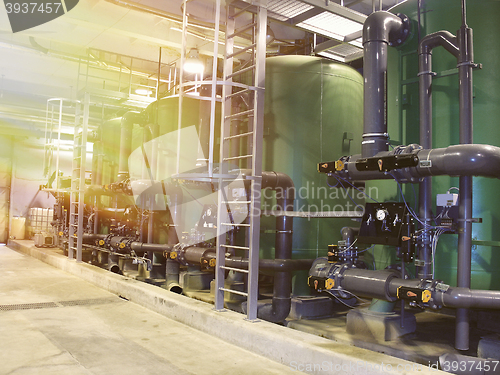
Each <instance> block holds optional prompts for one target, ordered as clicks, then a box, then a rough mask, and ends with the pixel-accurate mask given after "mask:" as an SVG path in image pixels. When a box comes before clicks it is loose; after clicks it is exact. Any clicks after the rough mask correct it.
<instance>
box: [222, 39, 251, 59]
mask: <svg viewBox="0 0 500 375" xmlns="http://www.w3.org/2000/svg"><path fill="white" fill-rule="evenodd" d="M256 46H257V43H254V44H250V45H249V46H247V47H245V48H242V49H239V50H238V51H236V52H233V53H231V54H230V55H227V56H226V59H230V58H232V57H234V56H238V55H241V54H242V53H244V52H246V51H248V50H249V49H252V48H255V47H256Z"/></svg>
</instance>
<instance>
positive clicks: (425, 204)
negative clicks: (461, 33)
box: [417, 31, 458, 279]
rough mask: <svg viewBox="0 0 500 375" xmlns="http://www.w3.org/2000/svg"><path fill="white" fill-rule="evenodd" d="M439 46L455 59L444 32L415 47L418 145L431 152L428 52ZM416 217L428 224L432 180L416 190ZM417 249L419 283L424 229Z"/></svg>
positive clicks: (427, 265)
mask: <svg viewBox="0 0 500 375" xmlns="http://www.w3.org/2000/svg"><path fill="white" fill-rule="evenodd" d="M438 46H442V47H444V48H445V49H446V50H447V51H449V52H450V53H451V54H453V55H454V56H458V47H457V38H456V37H455V36H454V35H453V34H451V33H450V32H448V31H438V32H436V33H433V34H429V35H427V36H425V37H424V38H423V39H422V41H421V42H420V44H419V46H418V55H419V73H418V75H419V103H420V106H419V111H420V145H421V146H422V147H423V148H424V149H432V77H433V75H434V73H433V72H432V50H433V48H435V47H438ZM418 195H419V197H418V202H419V217H420V220H421V221H422V222H424V223H425V224H429V225H430V224H431V220H432V201H431V199H432V179H431V177H424V178H423V180H422V181H421V182H420V187H419V194H418ZM419 245H420V246H418V251H419V254H418V257H419V260H420V261H422V262H423V266H417V273H418V276H419V277H420V278H421V279H430V278H432V277H433V275H432V267H431V266H432V259H431V258H432V247H431V231H430V230H429V229H427V228H424V231H423V233H422V236H421V237H420V240H419Z"/></svg>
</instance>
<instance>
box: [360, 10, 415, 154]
mask: <svg viewBox="0 0 500 375" xmlns="http://www.w3.org/2000/svg"><path fill="white" fill-rule="evenodd" d="M404 19H407V17H406V16H404V17H402V18H400V17H398V16H395V15H394V14H392V13H389V12H385V11H380V12H374V13H372V14H370V15H369V16H368V18H367V19H366V20H365V23H364V25H363V49H364V52H363V66H364V71H363V75H364V119H363V142H362V143H361V145H362V146H361V150H362V151H361V153H362V155H363V157H371V156H374V155H376V154H378V153H379V152H381V151H387V150H388V147H387V141H388V138H389V136H388V134H387V118H386V78H387V49H388V46H389V45H396V44H401V43H402V42H404V40H405V39H406V37H407V36H408V34H409V22H405V21H404Z"/></svg>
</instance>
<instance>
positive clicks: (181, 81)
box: [175, 0, 188, 173]
mask: <svg viewBox="0 0 500 375" xmlns="http://www.w3.org/2000/svg"><path fill="white" fill-rule="evenodd" d="M187 3H188V2H187V0H184V1H183V2H182V45H181V61H180V64H181V66H180V69H179V70H180V72H179V111H178V118H177V130H178V131H177V162H176V169H175V171H176V173H179V167H180V164H179V163H180V151H181V131H180V130H181V128H182V102H183V99H184V62H185V60H186V44H187V26H188V19H187V9H186V8H187Z"/></svg>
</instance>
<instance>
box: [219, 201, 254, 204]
mask: <svg viewBox="0 0 500 375" xmlns="http://www.w3.org/2000/svg"><path fill="white" fill-rule="evenodd" d="M222 203H229V204H232V203H252V201H223V202H222Z"/></svg>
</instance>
